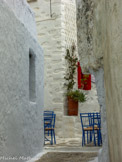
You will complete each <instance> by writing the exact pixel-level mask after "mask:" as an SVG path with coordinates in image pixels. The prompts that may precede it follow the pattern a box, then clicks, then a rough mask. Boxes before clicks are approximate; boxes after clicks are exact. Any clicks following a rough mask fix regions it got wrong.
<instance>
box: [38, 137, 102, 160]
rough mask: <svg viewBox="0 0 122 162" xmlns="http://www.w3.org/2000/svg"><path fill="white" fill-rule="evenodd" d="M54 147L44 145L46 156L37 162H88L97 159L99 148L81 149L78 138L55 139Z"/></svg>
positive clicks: (80, 142) (87, 147)
mask: <svg viewBox="0 0 122 162" xmlns="http://www.w3.org/2000/svg"><path fill="white" fill-rule="evenodd" d="M56 141H57V144H56V145H52V146H51V145H49V144H46V145H45V152H46V154H45V155H43V156H42V157H41V158H40V160H38V161H37V162H88V161H91V160H93V159H95V157H97V154H98V151H99V149H100V147H94V146H93V145H89V146H85V147H82V141H81V139H80V138H65V139H63V138H61V139H59V138H57V139H56Z"/></svg>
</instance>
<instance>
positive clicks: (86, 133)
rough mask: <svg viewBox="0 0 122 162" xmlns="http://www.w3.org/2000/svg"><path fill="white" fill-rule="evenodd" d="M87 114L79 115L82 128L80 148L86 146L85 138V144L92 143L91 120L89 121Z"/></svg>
mask: <svg viewBox="0 0 122 162" xmlns="http://www.w3.org/2000/svg"><path fill="white" fill-rule="evenodd" d="M90 117H91V116H90V114H89V113H80V119H81V126H82V146H84V145H85V144H86V138H87V144H88V143H90V142H91V141H92V131H93V127H92V126H91V124H92V123H91V119H90Z"/></svg>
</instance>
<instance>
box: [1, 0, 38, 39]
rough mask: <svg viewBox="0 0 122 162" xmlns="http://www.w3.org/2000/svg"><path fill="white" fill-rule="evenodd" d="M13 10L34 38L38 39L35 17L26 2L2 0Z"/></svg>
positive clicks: (24, 0)
mask: <svg viewBox="0 0 122 162" xmlns="http://www.w3.org/2000/svg"><path fill="white" fill-rule="evenodd" d="M2 1H3V2H5V3H6V4H7V5H8V7H10V8H11V9H12V11H13V12H14V13H15V15H16V17H17V18H18V19H19V20H20V21H21V22H22V23H23V24H24V26H25V27H26V28H27V29H28V30H29V32H30V33H31V34H32V36H33V37H35V38H36V37H37V32H36V23H35V15H34V13H33V11H32V10H31V8H30V6H29V5H28V3H27V2H26V0H1V2H2Z"/></svg>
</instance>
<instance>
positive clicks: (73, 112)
mask: <svg viewBox="0 0 122 162" xmlns="http://www.w3.org/2000/svg"><path fill="white" fill-rule="evenodd" d="M67 98H68V115H69V116H77V115H78V101H75V100H74V99H73V98H71V97H70V96H68V97H67Z"/></svg>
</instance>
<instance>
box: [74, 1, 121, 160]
mask: <svg viewBox="0 0 122 162" xmlns="http://www.w3.org/2000/svg"><path fill="white" fill-rule="evenodd" d="M121 8H122V2H121V1H120V0H117V1H115V0H111V1H107V0H101V1H92V0H87V1H85V3H84V1H82V0H77V12H78V13H77V17H78V22H77V25H78V29H79V31H78V43H79V51H84V52H81V53H80V58H81V60H85V59H87V58H88V59H87V62H88V64H87V65H86V64H84V62H85V61H83V64H84V69H85V70H86V71H87V70H89V69H92V72H93V73H94V74H95V76H96V80H97V83H96V86H97V91H98V96H99V99H98V100H99V103H100V105H101V106H102V107H101V112H102V121H103V122H102V127H103V130H102V133H103V140H104V143H103V149H102V150H101V154H100V155H99V157H98V160H99V161H101V162H102V161H107V162H108V161H109V160H110V162H115V161H117V162H119V161H122V154H121V152H122V136H121V135H122V127H121V123H122V120H121V114H122V109H121V97H122V94H121V89H122V88H121V87H122V83H121V79H122V76H121V72H120V69H121V65H122V62H121V60H122V55H121V53H122V48H121V42H122V31H121V29H122V21H121V14H122V10H121ZM85 22H86V24H85ZM86 29H87V30H86ZM85 31H86V32H85ZM83 33H84V35H82V34H83ZM84 40H85V41H84ZM84 42H85V43H84ZM86 51H87V52H86ZM90 51H91V52H90ZM103 63H104V64H103ZM101 69H102V71H103V69H104V75H103V74H102V73H103V72H102V71H101ZM96 74H97V75H96ZM98 76H101V77H100V78H101V79H100V78H99V77H98ZM102 76H103V77H102ZM103 79H104V81H103ZM101 80H102V84H101V85H100V82H101ZM104 87H105V94H104V92H102V91H101V90H102V89H104ZM100 94H101V95H100ZM104 98H105V101H106V106H105V102H104ZM105 107H106V108H105ZM106 112H107V125H106V120H105V116H106ZM106 128H108V142H107V131H106ZM107 143H108V144H107ZM107 145H109V150H108V148H107ZM108 151H109V158H110V159H109V158H108Z"/></svg>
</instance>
